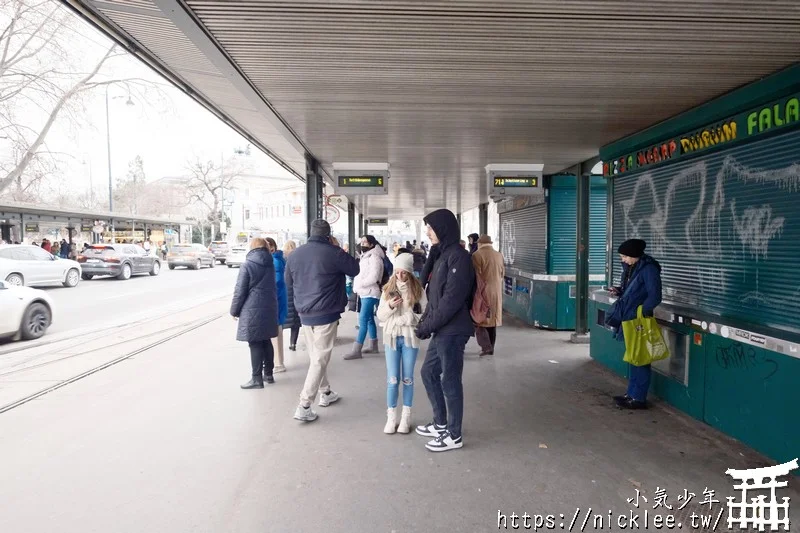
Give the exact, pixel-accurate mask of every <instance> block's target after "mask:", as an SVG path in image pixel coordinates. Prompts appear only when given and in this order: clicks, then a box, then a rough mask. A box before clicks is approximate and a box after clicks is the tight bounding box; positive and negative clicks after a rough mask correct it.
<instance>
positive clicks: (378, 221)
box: [367, 218, 389, 226]
mask: <svg viewBox="0 0 800 533" xmlns="http://www.w3.org/2000/svg"><path fill="white" fill-rule="evenodd" d="M367 224H369V225H370V226H388V225H389V219H388V218H368V219H367Z"/></svg>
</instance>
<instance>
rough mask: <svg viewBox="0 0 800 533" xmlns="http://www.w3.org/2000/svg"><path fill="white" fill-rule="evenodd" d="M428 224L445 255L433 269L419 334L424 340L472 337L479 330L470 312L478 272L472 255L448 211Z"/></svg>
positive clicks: (430, 218) (440, 212) (430, 217)
mask: <svg viewBox="0 0 800 533" xmlns="http://www.w3.org/2000/svg"><path fill="white" fill-rule="evenodd" d="M424 220H425V223H426V224H427V225H429V226H430V227H431V228H433V231H434V232H436V236H437V237H438V238H439V246H438V247H439V250H440V252H441V253H440V255H439V257H438V258H436V259H435V263H433V265H432V269H431V271H432V275H431V279H430V283H429V285H428V307H427V309H426V311H425V314H424V315H423V317H422V319H421V321H420V325H419V326H418V327H417V331H418V332H419V335H420V336H421V337H426V336H428V335H429V334H436V335H469V336H472V335H473V334H474V333H475V327H474V326H473V324H472V318H471V317H470V314H469V310H470V306H471V305H472V292H473V290H474V287H475V270H474V269H473V268H472V259H471V258H470V256H469V253H468V252H467V251H466V250H464V249H463V248H462V247H461V245H460V244H459V242H458V241H459V238H460V231H459V227H458V220H456V217H455V215H454V214H453V213H452V212H451V211H449V210H447V209H439V210H437V211H434V212H433V213H430V214H429V215H428V216H426V217H425V219H424ZM432 255H433V254H431V256H432ZM429 261H430V259H429ZM426 266H427V265H426Z"/></svg>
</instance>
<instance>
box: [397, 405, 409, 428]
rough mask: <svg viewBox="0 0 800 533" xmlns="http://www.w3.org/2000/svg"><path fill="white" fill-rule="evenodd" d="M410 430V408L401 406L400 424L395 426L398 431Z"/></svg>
mask: <svg viewBox="0 0 800 533" xmlns="http://www.w3.org/2000/svg"><path fill="white" fill-rule="evenodd" d="M409 431H411V408H410V407H408V406H405V405H404V406H403V414H402V415H400V426H398V428H397V432H398V433H408V432H409Z"/></svg>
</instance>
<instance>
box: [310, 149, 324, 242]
mask: <svg viewBox="0 0 800 533" xmlns="http://www.w3.org/2000/svg"><path fill="white" fill-rule="evenodd" d="M323 186H324V184H323V181H322V170H321V169H320V165H319V162H318V161H317V160H316V159H314V158H313V157H311V156H309V155H306V235H307V236H308V237H310V236H311V223H312V222H314V221H315V220H316V219H318V218H323V211H322V209H323V204H324V202H323V194H322V189H323Z"/></svg>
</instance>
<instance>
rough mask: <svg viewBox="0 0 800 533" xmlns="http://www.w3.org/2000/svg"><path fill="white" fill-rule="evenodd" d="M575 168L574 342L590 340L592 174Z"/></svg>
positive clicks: (579, 166) (578, 167) (579, 167)
mask: <svg viewBox="0 0 800 533" xmlns="http://www.w3.org/2000/svg"><path fill="white" fill-rule="evenodd" d="M582 170H583V169H582V168H581V165H578V166H577V167H576V169H575V175H576V178H577V179H576V181H577V188H578V189H577V206H576V207H577V220H576V225H577V238H576V244H577V247H576V253H575V333H574V334H573V335H572V342H575V343H585V342H587V340H588V332H589V327H588V322H589V321H588V315H589V194H590V191H589V188H590V187H589V185H590V180H591V176H590V175H589V174H588V173H586V174H584V173H583V172H582Z"/></svg>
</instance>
